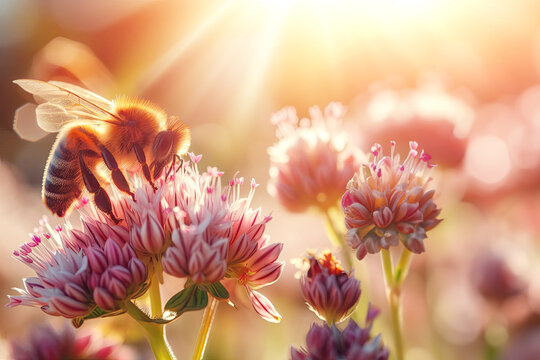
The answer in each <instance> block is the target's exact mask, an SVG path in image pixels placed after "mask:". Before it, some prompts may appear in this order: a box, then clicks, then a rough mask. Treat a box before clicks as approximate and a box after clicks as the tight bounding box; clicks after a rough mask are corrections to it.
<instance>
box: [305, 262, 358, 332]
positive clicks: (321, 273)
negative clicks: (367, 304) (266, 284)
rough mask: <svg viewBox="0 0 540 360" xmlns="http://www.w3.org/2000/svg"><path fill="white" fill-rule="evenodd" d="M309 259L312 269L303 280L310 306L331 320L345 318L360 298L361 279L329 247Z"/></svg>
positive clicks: (324, 318)
mask: <svg viewBox="0 0 540 360" xmlns="http://www.w3.org/2000/svg"><path fill="white" fill-rule="evenodd" d="M306 261H307V262H309V270H308V271H307V273H306V274H304V275H303V276H302V278H301V280H300V281H301V285H302V292H303V294H304V297H305V298H306V302H307V303H308V305H309V307H310V309H311V310H313V312H315V313H316V314H317V316H319V317H320V318H321V319H323V320H326V322H327V323H328V324H333V323H337V322H341V321H343V320H345V319H346V318H347V316H348V315H350V313H351V312H352V311H353V310H354V308H355V305H356V303H357V302H358V299H359V298H360V282H359V281H358V280H356V279H355V278H354V277H352V276H351V274H350V273H347V272H345V271H344V270H343V268H342V267H341V266H340V264H339V261H337V260H336V258H334V256H333V255H332V254H331V253H330V252H329V251H326V252H324V253H323V254H322V255H321V256H320V257H318V258H316V257H314V256H311V255H309V256H308V258H307V259H306Z"/></svg>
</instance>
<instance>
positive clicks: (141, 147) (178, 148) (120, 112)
mask: <svg viewBox="0 0 540 360" xmlns="http://www.w3.org/2000/svg"><path fill="white" fill-rule="evenodd" d="M14 83H15V84H17V85H19V86H20V87H21V88H23V89H24V90H25V91H27V92H29V93H31V94H32V95H34V98H35V100H36V102H37V104H38V105H37V106H35V105H33V106H34V108H35V117H28V116H25V117H23V115H22V113H23V112H22V111H18V112H17V113H16V115H15V128H18V129H19V132H20V134H19V135H24V134H21V132H23V131H22V130H23V129H22V128H23V126H22V125H24V123H25V122H26V123H27V124H28V122H29V121H30V122H34V124H35V121H36V120H37V124H38V125H39V127H40V128H41V129H43V130H44V131H45V132H57V133H58V136H57V138H56V142H55V143H54V146H53V148H52V149H51V153H50V155H49V159H48V161H47V165H46V168H45V173H44V176H43V187H42V198H43V202H44V203H45V206H47V208H49V209H50V210H51V211H52V212H53V213H54V214H56V215H58V216H60V217H63V216H65V215H66V214H67V213H68V212H69V210H70V209H71V208H72V207H73V205H74V203H75V201H76V200H77V199H78V198H79V197H80V196H81V193H82V191H83V190H84V188H86V190H87V191H88V192H89V193H90V194H92V195H93V198H94V202H95V204H96V206H97V207H98V208H99V209H100V210H101V211H103V212H104V213H106V214H107V215H108V216H109V217H110V218H111V219H112V220H113V221H114V222H115V223H118V222H119V221H120V220H119V219H118V218H117V217H116V216H115V215H114V213H113V209H112V205H111V200H110V198H109V195H108V194H107V192H106V191H105V190H104V189H103V187H102V183H103V182H108V181H107V175H103V174H107V173H109V174H110V179H112V182H113V183H114V185H115V186H116V187H117V188H118V189H120V190H121V191H123V192H125V193H127V194H129V195H131V196H132V197H133V196H134V195H133V192H132V191H131V187H130V185H129V183H128V181H127V180H126V178H125V176H124V174H123V171H126V170H135V169H137V168H139V167H140V168H141V170H142V173H143V175H144V177H145V178H146V180H147V181H148V182H149V183H150V184H152V186H154V184H153V181H154V180H155V179H156V178H158V177H159V176H160V174H161V173H162V171H163V170H164V168H165V167H167V165H169V164H172V163H173V162H175V161H176V159H177V157H179V156H182V155H184V154H185V153H186V152H187V150H188V148H189V145H190V142H191V135H190V130H189V128H188V127H187V126H186V125H185V124H184V123H182V122H181V121H179V120H178V119H177V118H176V117H173V116H171V117H167V114H166V113H165V112H164V111H163V110H162V109H160V108H159V107H158V106H157V105H154V104H152V103H150V102H148V101H143V100H138V99H133V98H128V97H119V98H118V99H117V100H114V101H109V100H107V99H105V98H103V97H101V96H99V95H97V94H94V93H93V92H91V91H89V90H86V89H83V88H82V87H79V86H76V85H72V84H68V83H64V82H59V81H49V82H44V81H38V80H26V79H20V80H15V81H14ZM25 106H28V104H27V105H25ZM21 109H22V108H21ZM24 113H26V114H28V111H25V112H24ZM23 137H24V136H23ZM147 159H150V162H149V164H148V163H147ZM154 189H155V187H154Z"/></svg>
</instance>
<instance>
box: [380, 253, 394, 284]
mask: <svg viewBox="0 0 540 360" xmlns="http://www.w3.org/2000/svg"><path fill="white" fill-rule="evenodd" d="M381 260H382V264H383V270H384V278H385V280H386V289H387V290H388V289H391V288H392V287H393V286H394V272H393V270H392V257H391V256H390V252H389V251H388V250H386V249H382V250H381Z"/></svg>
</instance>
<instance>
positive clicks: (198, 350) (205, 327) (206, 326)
mask: <svg viewBox="0 0 540 360" xmlns="http://www.w3.org/2000/svg"><path fill="white" fill-rule="evenodd" d="M218 304H219V302H218V300H217V299H215V298H212V302H211V303H210V305H209V306H208V307H207V308H206V309H205V310H204V315H203V320H202V323H201V330H200V332H199V337H198V338H197V344H196V345H195V351H194V352H193V358H192V359H193V360H202V358H203V355H204V350H205V348H206V343H207V342H208V337H209V335H210V328H211V327H212V322H213V321H214V316H215V315H216V310H217V306H218Z"/></svg>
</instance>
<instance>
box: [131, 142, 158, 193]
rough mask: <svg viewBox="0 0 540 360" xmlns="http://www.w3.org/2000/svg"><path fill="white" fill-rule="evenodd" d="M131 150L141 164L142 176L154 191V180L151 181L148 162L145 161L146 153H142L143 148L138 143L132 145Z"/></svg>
mask: <svg viewBox="0 0 540 360" xmlns="http://www.w3.org/2000/svg"><path fill="white" fill-rule="evenodd" d="M133 151H134V152H135V155H136V156H137V160H138V161H139V164H141V166H142V171H143V174H144V177H145V178H146V180H148V182H149V183H150V185H152V188H153V189H154V191H156V190H157V188H156V187H155V186H154V182H153V181H152V176H151V175H150V169H149V168H148V164H147V163H146V155H144V150H143V148H142V147H141V145H139V144H134V145H133Z"/></svg>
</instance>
